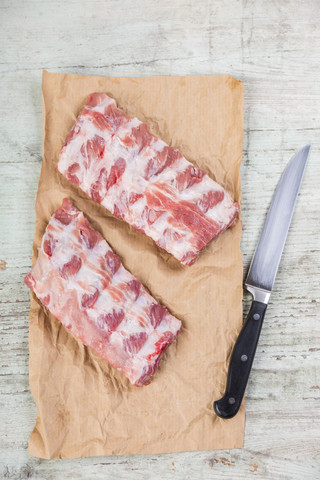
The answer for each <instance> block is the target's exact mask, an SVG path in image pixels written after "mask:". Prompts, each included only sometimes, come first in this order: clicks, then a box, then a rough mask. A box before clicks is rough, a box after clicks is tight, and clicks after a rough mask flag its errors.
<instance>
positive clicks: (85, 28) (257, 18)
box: [0, 0, 320, 480]
mask: <svg viewBox="0 0 320 480" xmlns="http://www.w3.org/2000/svg"><path fill="white" fill-rule="evenodd" d="M319 25H320V2H319V0H306V1H304V2H303V1H299V0H282V1H281V0H273V1H270V2H265V1H263V0H256V1H250V0H239V1H237V0H215V1H204V0H194V1H193V2H191V1H188V0H161V1H153V0H140V1H139V2H135V1H133V0H122V1H121V0H120V1H116V0H91V1H80V0H68V1H64V0H51V1H44V0H25V1H23V2H21V1H18V0H1V2H0V38H1V42H0V49H1V60H0V70H1V88H0V109H1V115H0V122H1V137H0V149H1V156H0V175H1V182H0V190H1V195H0V198H1V208H0V232H1V233H0V291H1V296H0V316H1V324H0V328H1V349H0V357H1V358H0V368H1V375H0V382H1V391H0V402H1V411H0V463H1V466H0V477H1V478H13V479H26V478H32V479H58V480H60V479H69V478H71V479H79V478H80V479H86V480H87V479H117V480H121V479H132V480H138V479H139V480H140V479H151V478H152V479H167V478H175V479H181V480H185V479H222V478H228V479H246V480H247V479H250V478H257V479H263V480H268V479H278V478H279V479H280V478H281V479H299V480H300V479H317V478H320V462H319V444H320V442H319V441H320V422H319V412H320V409H319V399H320V378H319V377H320V375H319V353H320V341H319V337H320V318H319V300H320V289H319V283H320V278H319V271H320V269H319V257H320V255H319V251H320V247H319V240H320V232H319V226H320V221H319V203H320V194H319V185H320V161H319V160H320V148H319V131H320V28H319ZM43 68H45V69H48V70H49V71H52V72H67V73H79V74H92V75H106V76H147V75H188V74H190V75H191V74H192V75H197V74H225V73H228V74H231V75H233V76H234V77H236V78H237V79H240V80H242V81H243V83H244V87H245V136H244V155H243V165H242V192H243V197H242V208H243V210H242V215H243V223H244V231H243V239H242V252H243V258H244V267H245V271H246V270H247V267H248V264H249V261H250V259H251V257H252V254H253V252H254V248H255V244H256V242H257V238H258V235H259V232H260V230H261V226H262V223H263V220H264V216H265V213H266V211H267V207H268V205H269V203H270V200H271V197H272V194H273V192H274V188H275V186H276V184H277V181H278V179H279V176H280V174H281V172H282V171H283V169H284V167H285V165H286V163H287V162H288V160H289V159H290V157H291V156H292V154H293V153H294V152H295V151H297V150H298V149H299V148H300V147H302V146H303V145H305V144H307V143H311V144H312V152H311V155H310V161H309V164H308V168H307V172H306V175H305V179H304V182H303V186H302V190H301V194H300V197H299V199H298V203H297V207H296V211H295V214H294V218H293V222H292V227H291V229H290V233H289V237H288V241H287V244H286V247H285V251H284V255H283V259H282V263H281V266H280V269H279V273H278V277H277V280H276V284H275V287H274V293H273V295H272V297H271V301H270V307H269V309H268V313H267V318H266V322H265V325H264V328H263V332H262V335H261V341H260V344H259V347H258V351H257V356H256V360H255V364H254V368H253V371H252V375H251V378H250V381H249V385H248V389H247V415H246V418H247V420H246V429H245V443H244V448H243V449H239V450H227V451H206V452H192V453H181V454H167V455H150V456H138V455H132V456H118V457H117V456H108V457H95V458H83V459H74V460H51V461H47V460H41V459H37V458H33V457H31V456H30V455H29V454H28V452H27V444H28V438H29V435H30V432H31V430H32V428H33V426H34V423H35V418H36V411H35V405H34V402H33V399H32V396H31V393H30V390H29V385H28V320H29V290H28V289H27V288H26V287H25V286H24V284H23V277H24V275H25V274H26V273H27V272H28V270H29V268H30V265H31V248H32V239H33V233H34V219H35V215H34V205H35V197H36V191H37V184H38V179H39V172H40V167H41V161H42V158H41V91H40V87H41V71H42V69H43ZM195 121H196V119H195ZM247 305H248V297H246V302H245V308H246V306H247Z"/></svg>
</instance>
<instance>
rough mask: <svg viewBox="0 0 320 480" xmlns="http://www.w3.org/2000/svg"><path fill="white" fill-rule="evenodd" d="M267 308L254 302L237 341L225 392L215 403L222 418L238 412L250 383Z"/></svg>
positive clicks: (232, 415)
mask: <svg viewBox="0 0 320 480" xmlns="http://www.w3.org/2000/svg"><path fill="white" fill-rule="evenodd" d="M266 309H267V305H266V304H265V303H261V302H257V301H253V302H252V305H251V308H250V311H249V314H248V317H247V321H246V323H245V324H244V326H243V327H242V330H241V332H240V335H239V337H238V339H237V341H236V343H235V346H234V348H233V352H232V355H231V359H230V363H229V370H228V379H227V386H226V390H225V394H224V396H223V397H222V398H221V399H220V400H217V401H215V402H214V404H213V407H214V411H215V412H216V414H217V415H218V416H219V417H221V418H232V417H234V416H235V415H236V414H237V413H238V410H239V408H240V405H241V402H242V399H243V395H244V392H245V389H246V386H247V383H248V379H249V374H250V371H251V367H252V363H253V359H254V355H255V353H256V348H257V345H258V340H259V336H260V332H261V327H262V323H263V319H264V315H265V313H266Z"/></svg>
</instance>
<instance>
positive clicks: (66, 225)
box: [25, 199, 181, 386]
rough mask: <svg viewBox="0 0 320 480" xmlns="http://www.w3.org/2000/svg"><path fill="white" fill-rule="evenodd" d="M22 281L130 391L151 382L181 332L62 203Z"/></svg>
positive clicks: (81, 219) (87, 225) (178, 324)
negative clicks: (123, 378) (125, 381)
mask: <svg viewBox="0 0 320 480" xmlns="http://www.w3.org/2000/svg"><path fill="white" fill-rule="evenodd" d="M25 283H26V284H27V285H28V287H30V288H31V289H32V290H33V291H34V293H35V294H36V296H37V297H38V298H39V300H40V301H41V302H42V303H43V305H45V306H46V307H47V308H48V309H49V310H50V312H51V313H52V314H53V315H54V316H55V317H56V318H58V319H59V320H60V322H61V323H62V324H63V325H64V326H65V327H66V328H68V329H69V330H70V331H71V332H72V333H73V335H74V336H75V337H77V338H79V339H80V340H81V341H82V342H83V343H84V344H85V345H88V346H89V347H91V348H93V350H95V351H96V352H97V354H98V355H99V356H100V357H102V358H104V359H105V360H107V361H108V362H109V363H110V364H111V365H112V366H113V367H115V368H117V369H118V370H120V371H121V372H122V373H124V375H126V376H127V377H128V378H129V380H130V382H131V383H132V384H134V385H138V386H141V385H147V384H148V383H150V381H151V377H152V375H153V374H154V372H155V370H156V369H157V367H158V364H159V362H160V359H161V356H162V354H163V352H164V350H165V349H166V348H167V347H168V346H169V345H170V344H171V343H172V342H173V341H174V340H175V338H176V337H177V335H178V333H179V331H180V328H181V322H180V320H177V319H176V318H175V317H173V316H172V315H170V314H169V312H168V311H167V309H166V308H165V307H164V306H162V305H159V304H158V303H157V302H156V301H155V299H154V298H153V297H151V295H149V293H148V292H147V291H146V290H145V288H144V287H143V285H142V284H141V283H140V282H139V281H138V280H137V279H136V278H134V276H133V275H131V273H129V272H128V271H127V270H126V269H125V268H124V267H123V265H122V264H121V261H120V258H119V257H118V256H117V255H116V254H115V253H114V252H113V251H112V250H111V248H110V247H109V245H108V244H107V242H106V241H105V240H104V239H103V238H102V236H101V235H100V233H98V232H97V231H96V230H94V229H93V228H92V227H91V225H90V223H89V222H88V220H87V219H86V218H85V217H84V216H83V213H82V212H80V211H79V210H77V209H76V208H75V207H74V206H73V205H72V204H71V202H70V201H69V200H68V199H64V200H63V203H62V206H61V207H60V208H59V209H58V210H57V211H56V212H55V213H54V215H53V216H52V218H51V220H50V222H49V224H48V226H47V228H46V231H45V234H44V236H43V239H42V244H41V248H40V250H39V256H38V259H37V262H36V264H35V265H34V267H33V268H32V270H31V272H30V273H29V274H28V275H27V276H26V278H25Z"/></svg>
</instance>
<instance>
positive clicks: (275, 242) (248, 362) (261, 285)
mask: <svg viewBox="0 0 320 480" xmlns="http://www.w3.org/2000/svg"><path fill="white" fill-rule="evenodd" d="M309 151H310V145H306V146H305V147H303V148H302V149H301V150H300V151H299V152H298V153H297V154H296V155H294V156H293V157H292V159H291V160H290V162H289V163H288V165H287V167H286V169H285V170H284V172H283V174H282V176H281V178H280V181H279V183H278V186H277V188H276V191H275V193H274V196H273V199H272V202H271V205H270V208H269V211H268V214H267V217H266V220H265V222H264V226H263V229H262V232H261V235H260V238H259V241H258V245H257V248H256V251H255V253H254V256H253V259H252V261H251V265H250V268H249V272H248V276H247V279H246V281H245V287H246V288H247V290H248V291H249V292H250V293H251V294H252V296H253V302H252V304H251V308H250V311H249V313H248V317H247V320H246V322H245V324H244V326H243V327H242V330H241V332H240V334H239V337H238V339H237V341H236V343H235V345H234V348H233V351H232V355H231V359H230V363H229V369H228V378H227V385H226V389H225V393H224V396H223V397H222V398H221V399H220V400H217V401H215V402H214V404H213V406H214V411H215V413H216V414H217V415H218V416H219V417H221V418H225V419H227V418H232V417H234V416H235V415H236V414H237V412H238V411H239V408H240V406H241V402H242V399H243V396H244V392H245V389H246V386H247V383H248V379H249V375H250V371H251V367H252V363H253V359H254V355H255V352H256V348H257V344H258V341H259V336H260V332H261V327H262V324H263V319H264V316H265V312H266V309H267V306H268V302H269V298H270V295H271V292H272V288H273V284H274V281H275V278H276V275H277V271H278V268H279V264H280V260H281V256H282V252H283V248H284V245H285V242H286V239H287V235H288V231H289V227H290V223H291V219H292V215H293V212H294V208H295V205H296V201H297V197H298V193H299V190H300V186H301V182H302V179H303V174H304V171H305V167H306V163H307V159H308V156H309Z"/></svg>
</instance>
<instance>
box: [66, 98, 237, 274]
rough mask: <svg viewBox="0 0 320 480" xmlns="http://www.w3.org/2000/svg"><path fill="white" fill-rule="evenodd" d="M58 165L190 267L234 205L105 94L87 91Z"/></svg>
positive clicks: (226, 221) (232, 213) (230, 220)
mask: <svg viewBox="0 0 320 480" xmlns="http://www.w3.org/2000/svg"><path fill="white" fill-rule="evenodd" d="M58 170H59V171H60V172H61V173H62V174H63V175H64V176H65V177H66V178H67V179H68V180H69V182H71V183H73V184H74V185H76V186H79V187H80V188H81V189H82V190H83V191H84V192H85V193H86V194H87V195H88V196H89V197H91V198H92V199H93V200H95V201H96V202H98V203H101V204H102V205H104V206H105V207H106V208H107V209H108V210H110V211H111V212H112V213H113V214H114V215H116V216H117V217H119V218H122V219H123V220H125V221H126V222H128V223H129V224H130V225H132V226H133V227H135V228H136V229H137V230H139V231H141V232H144V233H145V234H146V235H149V236H150V237H151V238H153V240H154V241H155V242H156V243H157V245H159V246H160V247H162V248H164V249H165V250H167V251H168V252H170V253H171V254H172V255H174V256H175V257H176V258H177V259H178V260H179V261H180V262H181V263H183V264H184V265H192V264H193V263H194V262H195V260H196V258H197V257H198V255H199V253H200V251H201V250H202V249H203V248H204V247H205V246H206V245H207V244H208V243H209V242H210V241H211V240H212V239H213V238H215V237H217V236H218V235H219V234H220V233H222V232H223V231H224V230H226V229H227V228H228V227H229V226H231V225H232V224H233V223H234V221H235V219H236V216H237V213H238V211H239V205H238V204H237V203H234V202H233V200H232V198H231V196H230V195H229V194H228V193H227V192H226V191H225V190H224V189H223V187H221V186H220V185H219V184H217V183H216V182H214V181H213V180H212V179H211V178H210V177H209V176H208V175H206V174H205V172H204V171H202V170H200V169H198V168H196V167H195V166H194V165H192V164H191V163H190V162H188V161H187V160H186V159H185V158H184V157H183V156H182V154H181V153H180V152H179V151H178V150H177V149H175V148H172V147H169V146H168V145H167V144H166V143H165V142H163V141H162V140H160V139H159V138H156V137H154V136H153V135H151V133H150V132H149V131H148V128H147V126H146V125H145V124H143V123H142V122H140V121H139V120H138V119H137V118H130V117H128V116H127V115H126V114H125V113H124V112H123V111H122V110H120V109H119V108H117V105H116V102H115V101H114V100H113V99H112V98H110V97H108V96H107V95H106V94H103V93H93V94H91V95H90V96H89V98H88V100H87V104H86V105H85V107H84V109H83V110H82V112H81V114H80V115H79V117H78V119H77V121H76V123H75V125H74V126H73V128H72V130H71V132H70V133H69V135H68V136H67V139H66V142H65V144H64V146H63V148H62V151H61V154H60V160H59V164H58Z"/></svg>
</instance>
